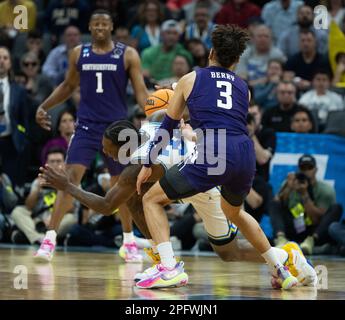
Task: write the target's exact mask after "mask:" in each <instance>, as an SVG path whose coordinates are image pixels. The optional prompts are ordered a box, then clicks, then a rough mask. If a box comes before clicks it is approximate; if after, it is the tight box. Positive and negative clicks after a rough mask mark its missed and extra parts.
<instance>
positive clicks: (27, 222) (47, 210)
mask: <svg viewBox="0 0 345 320" xmlns="http://www.w3.org/2000/svg"><path fill="white" fill-rule="evenodd" d="M64 159H65V151H64V150H63V149H61V148H57V147H56V148H55V147H54V148H51V149H49V150H48V151H47V164H48V165H49V166H51V167H55V168H57V167H59V166H62V165H64ZM55 200H56V190H55V189H51V188H43V187H41V186H40V185H39V181H38V178H37V179H36V180H34V181H33V183H32V185H31V190H30V193H29V195H28V196H27V198H26V199H25V205H24V206H17V207H15V208H14V210H13V211H12V214H11V217H12V219H13V221H14V222H15V224H16V226H17V228H18V229H19V230H16V231H14V232H13V233H12V242H14V243H18V244H26V243H28V242H29V243H31V244H34V243H40V242H41V241H42V239H43V238H44V232H45V231H46V226H47V225H48V224H49V220H50V217H51V210H52V209H53V206H54V202H55ZM71 209H73V208H71ZM74 223H76V219H75V217H74V215H73V214H67V215H66V216H65V217H64V218H63V220H62V223H61V226H60V229H59V232H58V235H60V236H63V235H65V234H66V233H67V231H68V229H69V227H70V226H71V225H72V224H74Z"/></svg>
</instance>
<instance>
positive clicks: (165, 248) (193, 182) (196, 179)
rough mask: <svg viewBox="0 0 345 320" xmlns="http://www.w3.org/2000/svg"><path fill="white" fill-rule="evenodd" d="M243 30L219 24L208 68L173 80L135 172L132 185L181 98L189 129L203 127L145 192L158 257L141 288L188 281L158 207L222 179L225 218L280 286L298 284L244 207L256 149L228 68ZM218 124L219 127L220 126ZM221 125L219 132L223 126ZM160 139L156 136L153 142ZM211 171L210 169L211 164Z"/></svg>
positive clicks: (176, 116)
mask: <svg viewBox="0 0 345 320" xmlns="http://www.w3.org/2000/svg"><path fill="white" fill-rule="evenodd" d="M248 39H249V38H248V34H247V33H246V31H244V30H242V29H241V28H239V27H237V26H218V27H217V28H216V29H215V31H213V33H212V45H213V47H212V49H211V51H210V54H209V67H207V68H200V69H198V70H197V71H193V72H191V73H189V74H187V75H185V76H184V77H183V78H181V79H180V80H179V82H178V84H177V87H176V89H175V92H174V96H173V98H172V100H171V102H170V104H169V106H168V110H167V114H166V116H165V118H164V120H163V122H162V125H161V127H160V130H159V131H158V132H157V136H156V139H155V140H156V143H152V144H151V148H150V152H149V155H148V158H147V163H146V164H144V166H143V167H142V169H141V172H140V174H139V176H138V181H137V189H138V193H140V191H141V185H142V183H144V182H145V181H147V180H148V179H149V177H150V176H151V174H152V168H151V166H152V164H153V163H154V161H155V157H154V154H156V153H157V151H158V150H157V149H158V145H159V144H160V145H161V146H160V147H162V144H163V146H164V142H165V143H167V141H164V140H167V139H163V141H161V140H162V139H161V136H163V134H164V133H165V134H166V132H168V134H169V136H171V134H172V132H173V129H174V128H176V127H177V126H178V124H179V122H180V119H181V117H182V114H183V112H184V109H185V106H186V105H187V107H188V110H189V114H190V120H191V125H192V127H193V129H194V130H195V129H199V131H201V132H202V133H203V135H200V137H196V140H197V148H196V151H195V154H194V155H193V157H192V158H191V159H190V161H185V162H184V163H181V164H180V165H175V166H173V167H172V168H171V169H169V170H168V171H167V173H166V174H165V176H164V177H163V178H162V179H161V180H160V181H159V182H157V183H155V184H154V185H153V187H151V188H150V190H149V191H148V192H147V193H146V194H145V195H144V196H143V206H144V212H145V219H146V222H147V224H148V228H149V231H150V233H151V235H152V239H153V241H154V242H155V243H156V244H157V249H158V252H159V255H160V258H161V263H160V264H158V265H157V266H156V267H155V268H154V270H153V271H152V270H151V271H150V276H149V277H147V278H146V279H144V280H142V281H140V282H139V283H137V285H138V286H139V287H142V288H155V287H167V286H171V285H174V284H176V285H181V284H183V283H186V281H188V276H187V274H186V272H185V271H184V267H183V263H182V262H181V261H180V262H178V263H177V262H176V259H175V255H174V252H173V249H172V245H171V242H170V241H169V238H170V237H169V223H168V219H167V217H166V215H165V213H164V210H163V207H164V206H165V205H167V204H168V203H171V202H172V201H173V200H176V199H183V198H186V197H190V196H192V195H195V194H198V193H200V192H204V191H206V190H209V189H211V188H213V187H215V186H221V196H222V197H221V207H222V210H223V212H224V214H225V215H226V217H227V218H228V219H229V220H230V221H231V222H233V223H234V224H235V225H236V226H237V227H238V228H239V230H240V231H241V233H242V234H243V235H244V236H245V238H246V239H247V240H248V241H249V242H250V243H251V244H252V245H253V247H254V248H255V249H256V250H258V252H259V253H260V254H261V255H262V257H263V258H264V259H265V261H266V262H267V263H268V265H269V267H270V268H271V272H272V274H273V276H275V277H276V278H277V279H278V281H279V282H280V283H281V286H282V288H283V289H289V288H291V287H293V286H295V285H297V283H298V280H297V279H296V278H295V277H294V276H292V275H291V273H290V271H289V270H288V268H287V267H285V266H284V265H283V264H282V263H281V261H280V260H279V257H278V256H277V254H276V250H275V249H274V248H272V247H271V246H270V244H269V242H268V240H267V238H266V236H265V235H264V233H263V231H262V230H261V228H260V226H259V224H258V223H257V221H256V220H255V219H254V218H253V217H251V216H250V215H249V214H248V213H246V212H245V211H244V210H242V204H243V201H244V199H245V197H246V195H247V194H248V192H249V190H250V188H251V185H252V181H253V178H254V174H255V150H254V146H253V143H252V140H251V139H250V138H249V137H248V131H247V127H246V116H247V113H248V105H249V100H250V97H249V91H248V86H247V84H246V83H245V82H244V81H243V80H242V79H240V78H239V77H238V76H237V75H236V74H235V73H234V72H233V71H232V70H233V69H234V67H235V65H236V64H237V63H238V61H239V58H240V56H241V54H242V53H243V51H244V50H245V48H246V43H247V41H248ZM221 129H223V130H221ZM207 130H212V134H214V136H213V140H212V143H213V144H214V147H213V148H212V147H210V140H208V138H209V137H210V136H209V137H207ZM224 130H225V134H224V132H222V131H224ZM158 142H159V143H158ZM210 156H213V158H214V157H215V156H216V157H217V159H218V161H219V162H218V164H216V165H220V166H221V168H219V169H223V170H219V171H220V172H215V170H214V169H215V167H216V165H212V164H211V163H209V162H208V158H210ZM212 169H213V172H212V173H211V170H212Z"/></svg>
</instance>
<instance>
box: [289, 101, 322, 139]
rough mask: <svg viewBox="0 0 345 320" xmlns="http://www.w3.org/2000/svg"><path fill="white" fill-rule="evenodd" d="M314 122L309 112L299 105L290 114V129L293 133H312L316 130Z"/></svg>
mask: <svg viewBox="0 0 345 320" xmlns="http://www.w3.org/2000/svg"><path fill="white" fill-rule="evenodd" d="M314 122H315V121H314V118H313V115H312V114H311V112H310V111H309V110H308V109H307V108H304V107H302V106H300V107H299V108H298V109H297V110H296V111H295V113H294V114H293V116H292V119H291V131H292V132H295V133H314V132H316V129H315V123H314Z"/></svg>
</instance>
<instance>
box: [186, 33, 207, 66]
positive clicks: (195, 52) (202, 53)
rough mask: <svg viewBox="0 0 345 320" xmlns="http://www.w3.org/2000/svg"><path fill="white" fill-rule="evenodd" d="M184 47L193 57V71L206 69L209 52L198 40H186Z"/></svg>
mask: <svg viewBox="0 0 345 320" xmlns="http://www.w3.org/2000/svg"><path fill="white" fill-rule="evenodd" d="M185 47H186V49H187V50H188V51H189V52H190V53H191V54H192V56H193V61H194V65H193V69H197V68H205V67H207V64H208V54H209V51H208V49H207V48H206V46H205V45H204V43H203V42H202V41H201V40H200V39H191V40H188V41H187V42H186V45H185Z"/></svg>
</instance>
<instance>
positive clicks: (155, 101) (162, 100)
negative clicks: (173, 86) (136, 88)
mask: <svg viewBox="0 0 345 320" xmlns="http://www.w3.org/2000/svg"><path fill="white" fill-rule="evenodd" d="M173 94H174V91H173V90H170V89H159V90H157V91H155V92H153V93H152V94H150V96H149V97H148V98H147V100H146V105H145V107H144V110H145V114H146V116H149V115H151V114H152V113H154V112H155V111H158V110H163V109H166V108H167V107H168V104H169V101H170V100H171V98H172V96H173Z"/></svg>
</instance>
